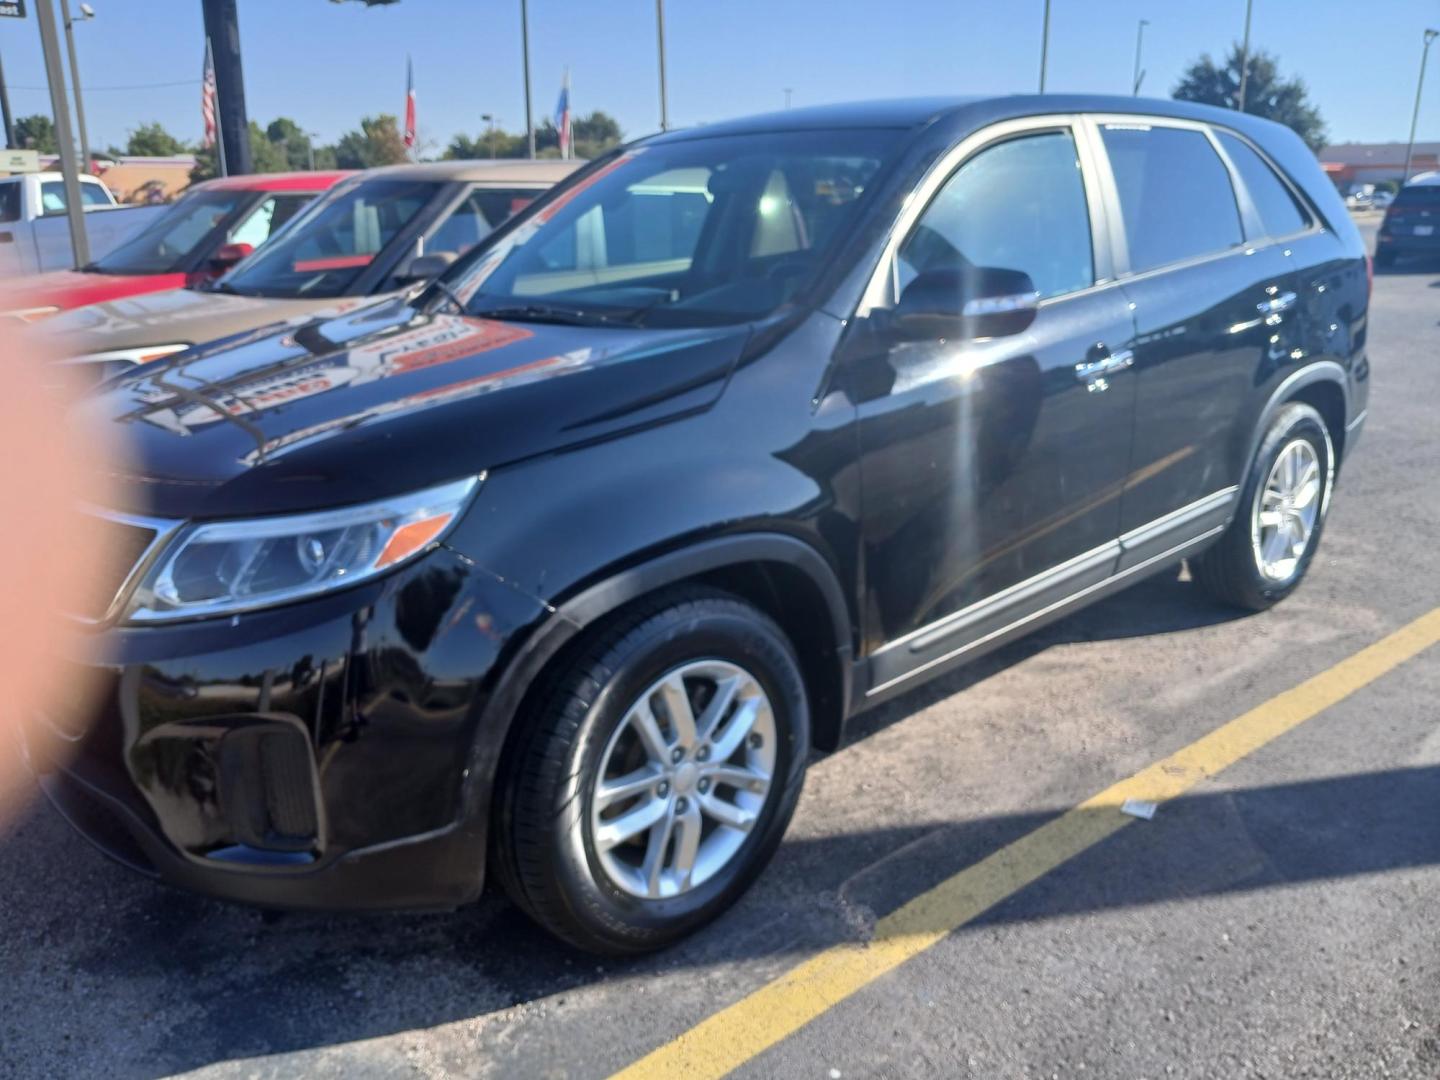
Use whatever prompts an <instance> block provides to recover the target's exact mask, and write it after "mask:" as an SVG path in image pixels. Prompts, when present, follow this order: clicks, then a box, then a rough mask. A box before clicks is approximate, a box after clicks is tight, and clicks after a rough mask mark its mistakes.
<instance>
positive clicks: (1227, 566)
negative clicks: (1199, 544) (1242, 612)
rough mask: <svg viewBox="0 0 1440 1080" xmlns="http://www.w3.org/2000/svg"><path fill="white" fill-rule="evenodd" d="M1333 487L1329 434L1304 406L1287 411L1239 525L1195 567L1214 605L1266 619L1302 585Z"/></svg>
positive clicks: (1252, 482)
mask: <svg viewBox="0 0 1440 1080" xmlns="http://www.w3.org/2000/svg"><path fill="white" fill-rule="evenodd" d="M1333 479H1334V454H1333V448H1332V444H1331V441H1330V433H1329V431H1328V429H1327V428H1326V427H1325V420H1324V418H1323V417H1321V415H1320V413H1319V412H1317V411H1316V410H1315V409H1314V408H1312V407H1311V406H1309V405H1306V404H1304V403H1303V402H1291V403H1289V404H1287V405H1285V406H1283V407H1282V408H1281V409H1280V411H1279V413H1278V414H1277V415H1276V417H1275V419H1274V420H1273V421H1272V422H1271V425H1270V427H1269V429H1268V430H1267V431H1266V433H1265V437H1264V438H1263V439H1262V440H1261V441H1260V448H1259V450H1258V451H1257V452H1256V454H1255V460H1254V462H1252V463H1251V466H1250V473H1249V475H1248V476H1247V478H1246V482H1245V486H1244V488H1243V489H1242V491H1241V493H1240V502H1239V505H1238V507H1237V509H1236V513H1235V518H1234V520H1233V521H1231V523H1230V525H1229V526H1228V527H1227V528H1226V530H1225V532H1224V533H1223V534H1222V535H1221V537H1220V540H1219V541H1218V542H1217V543H1216V544H1215V546H1214V547H1212V548H1210V549H1209V550H1208V551H1206V552H1205V553H1204V554H1203V555H1201V556H1200V557H1199V558H1198V559H1196V560H1194V562H1193V564H1192V567H1191V569H1192V572H1193V574H1194V577H1195V580H1196V581H1197V582H1198V583H1199V584H1200V585H1201V587H1202V588H1204V589H1205V590H1206V591H1207V592H1209V593H1210V594H1211V595H1212V596H1214V597H1215V598H1216V599H1218V600H1221V601H1223V602H1225V603H1227V604H1231V605H1234V606H1235V607H1241V608H1247V609H1249V610H1251V611H1262V610H1264V609H1265V608H1268V607H1271V606H1272V605H1274V604H1277V603H1279V602H1280V601H1281V600H1283V599H1284V598H1285V597H1287V596H1289V595H1290V593H1292V592H1294V591H1295V588H1296V587H1297V586H1298V585H1299V584H1300V581H1301V579H1303V578H1304V576H1305V571H1306V570H1308V569H1309V567H1310V561H1311V560H1312V559H1313V558H1314V557H1315V551H1316V548H1317V547H1318V546H1319V544H1320V533H1321V531H1322V530H1323V528H1324V525H1325V512H1326V509H1327V508H1328V506H1329V502H1330V486H1331V483H1332V481H1333Z"/></svg>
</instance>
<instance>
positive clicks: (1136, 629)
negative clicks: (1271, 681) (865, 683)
mask: <svg viewBox="0 0 1440 1080" xmlns="http://www.w3.org/2000/svg"><path fill="white" fill-rule="evenodd" d="M1251 614H1252V613H1251V612H1247V611H1241V610H1238V609H1236V608H1231V607H1226V606H1225V605H1223V604H1220V603H1218V602H1217V601H1215V600H1212V599H1210V598H1209V597H1208V596H1206V595H1205V593H1204V592H1202V591H1201V590H1200V589H1199V588H1197V587H1196V586H1195V585H1194V584H1193V583H1192V582H1191V581H1190V580H1189V574H1188V571H1187V570H1185V569H1183V568H1181V567H1176V568H1175V569H1173V570H1167V571H1164V572H1162V573H1160V574H1157V575H1155V576H1153V577H1149V578H1146V579H1144V580H1143V581H1140V582H1137V583H1136V584H1135V585H1132V586H1131V587H1130V588H1128V589H1125V590H1124V591H1122V592H1119V593H1116V594H1115V595H1114V596H1110V597H1107V598H1106V599H1104V600H1101V601H1099V602H1098V603H1095V604H1092V605H1090V606H1089V607H1086V608H1082V609H1081V610H1079V611H1077V612H1075V613H1073V614H1071V615H1068V616H1066V617H1065V618H1063V619H1061V620H1059V621H1058V622H1055V623H1052V624H1051V625H1049V626H1045V627H1041V628H1040V629H1039V630H1036V631H1034V632H1033V633H1030V634H1028V635H1026V636H1025V637H1023V638H1021V639H1019V640H1018V641H1015V642H1013V643H1011V644H1009V645H1006V646H1005V647H1003V648H1001V649H997V650H996V651H995V652H993V653H990V654H988V655H986V656H982V657H980V658H979V659H977V660H975V661H973V662H972V663H969V664H966V665H965V666H963V667H961V668H958V669H957V670H955V671H953V672H951V673H949V674H948V675H942V676H941V677H939V678H937V679H934V680H932V681H930V682H927V683H925V684H924V685H922V686H918V687H916V688H915V689H914V690H912V691H910V692H909V693H907V694H905V695H903V696H902V697H899V698H896V699H895V700H894V701H891V702H888V703H887V704H885V705H882V706H880V707H879V708H876V709H874V710H871V711H870V712H866V713H862V714H860V715H859V716H858V717H856V718H855V719H854V720H852V721H851V722H850V723H849V724H848V725H847V729H846V744H847V745H852V744H854V743H855V742H858V741H859V740H860V739H863V738H866V737H868V736H870V735H873V734H874V733H875V732H877V731H881V730H883V729H885V728H887V727H889V726H890V725H891V724H895V723H898V722H899V721H901V720H903V719H905V718H906V717H907V716H909V715H911V714H912V713H916V712H919V711H920V710H922V709H926V708H929V707H930V706H931V705H934V704H935V703H936V702H939V701H943V700H944V699H946V698H948V697H952V696H954V695H955V694H958V693H960V692H961V691H964V690H967V689H969V688H970V687H972V686H975V685H977V684H978V683H981V682H984V681H985V680H986V679H989V678H991V677H992V676H994V675H997V674H999V673H1000V672H1002V671H1004V670H1006V669H1007V668H1010V667H1013V666H1014V665H1016V664H1018V663H1021V662H1022V661H1024V660H1027V659H1029V658H1030V657H1032V656H1035V655H1037V654H1038V653H1042V652H1044V651H1045V650H1046V649H1050V648H1053V647H1055V646H1057V645H1068V644H1073V643H1077V642H1087V641H1119V640H1124V639H1127V638H1137V637H1150V636H1152V635H1155V634H1173V633H1179V632H1181V631H1185V630H1197V629H1200V628H1201V627H1205V626H1213V625H1215V624H1217V623H1222V622H1232V621H1234V620H1236V619H1242V618H1248V617H1249V616H1250V615H1251Z"/></svg>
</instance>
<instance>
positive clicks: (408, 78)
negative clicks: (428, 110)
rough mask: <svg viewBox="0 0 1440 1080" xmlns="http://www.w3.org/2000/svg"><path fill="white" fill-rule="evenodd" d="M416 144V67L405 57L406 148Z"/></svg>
mask: <svg viewBox="0 0 1440 1080" xmlns="http://www.w3.org/2000/svg"><path fill="white" fill-rule="evenodd" d="M414 146H415V68H414V65H412V64H411V63H410V57H409V56H406V57H405V149H406V150H409V149H411V148H413V147H414Z"/></svg>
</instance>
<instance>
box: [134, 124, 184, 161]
mask: <svg viewBox="0 0 1440 1080" xmlns="http://www.w3.org/2000/svg"><path fill="white" fill-rule="evenodd" d="M187 149H188V147H186V145H185V144H184V143H183V142H181V141H180V140H179V139H177V138H175V136H174V135H171V134H170V133H169V132H168V131H166V130H165V129H164V127H162V126H161V125H160V124H159V123H158V122H152V123H149V124H141V125H140V126H139V127H137V128H134V129H133V130H131V132H130V141H129V142H128V143H126V144H125V153H127V154H129V155H130V156H132V157H174V156H175V155H176V154H183V153H185V152H186V150H187Z"/></svg>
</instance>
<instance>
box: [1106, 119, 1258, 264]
mask: <svg viewBox="0 0 1440 1080" xmlns="http://www.w3.org/2000/svg"><path fill="white" fill-rule="evenodd" d="M1101 135H1102V137H1103V138H1104V140H1105V150H1106V152H1107V153H1108V154H1109V156H1110V168H1111V171H1113V172H1114V174H1115V186H1116V188H1117V189H1118V190H1119V194H1120V211H1121V214H1122V215H1123V216H1124V219H1125V236H1126V240H1127V242H1128V244H1129V247H1130V269H1131V270H1133V271H1135V272H1136V273H1139V272H1140V271H1142V270H1150V269H1152V268H1154V267H1156V266H1164V265H1165V264H1166V263H1172V262H1178V261H1179V260H1181V259H1190V258H1194V257H1195V256H1197V255H1209V254H1211V253H1213V252H1217V251H1224V250H1225V249H1226V248H1228V247H1233V246H1234V245H1236V244H1239V243H1241V241H1242V240H1243V239H1244V237H1243V235H1242V233H1241V230H1240V208H1239V206H1238V205H1237V204H1236V202H1235V191H1234V189H1233V188H1232V187H1231V186H1230V174H1229V172H1228V171H1227V170H1226V168H1225V165H1224V163H1223V162H1221V160H1220V157H1219V155H1218V154H1216V153H1215V149H1214V147H1212V146H1211V145H1210V140H1209V139H1208V138H1206V137H1205V135H1204V134H1203V133H1201V132H1199V131H1192V130H1190V129H1188V128H1167V127H1149V126H1145V125H1130V124H1115V125H1110V124H1107V125H1104V126H1103V127H1102V129H1101Z"/></svg>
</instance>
